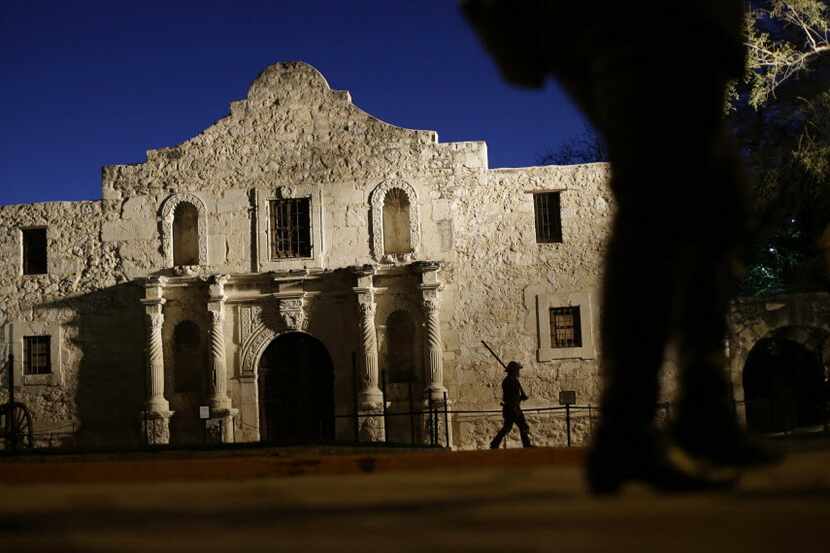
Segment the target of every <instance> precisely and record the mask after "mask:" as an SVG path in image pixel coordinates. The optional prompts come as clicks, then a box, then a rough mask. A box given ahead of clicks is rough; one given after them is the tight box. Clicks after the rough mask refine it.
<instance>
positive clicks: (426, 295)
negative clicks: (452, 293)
mask: <svg viewBox="0 0 830 553" xmlns="http://www.w3.org/2000/svg"><path fill="white" fill-rule="evenodd" d="M414 268H415V271H416V272H418V273H419V274H420V275H421V283H420V284H419V285H418V289H419V290H420V291H421V307H422V308H423V314H424V345H423V351H424V368H425V372H426V377H427V382H426V389H425V390H424V408H425V409H426V410H427V412H429V413H431V415H430V416H428V417H426V420H425V423H426V427H425V429H426V431H427V432H426V434H425V435H426V436H428V435H429V432H430V431H436V430H437V432H438V434H437V439H438V444H440V445H444V446H446V447H449V446H450V445H451V443H452V436H451V435H450V440H449V443H448V441H447V435H448V433H449V432H448V431H449V430H450V428H448V427H447V421H448V420H449V418H450V416H449V415H447V417H446V420H445V417H444V412H443V411H444V408H445V405H444V398H445V396H446V394H447V388H446V386H444V344H443V341H442V340H441V317H440V315H441V302H440V295H439V290H440V289H441V282H440V281H439V279H438V271H439V270H440V269H441V266H440V264H439V263H438V262H435V261H420V262H418V263H416V264H415V267H414ZM433 409H437V410H438V411H437V413H438V416H437V419H436V420H435V421H434V422H432V421H431V417H432V414H434V411H433Z"/></svg>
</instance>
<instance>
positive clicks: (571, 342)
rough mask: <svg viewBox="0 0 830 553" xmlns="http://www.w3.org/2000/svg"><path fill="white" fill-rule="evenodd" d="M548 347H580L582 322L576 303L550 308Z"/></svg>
mask: <svg viewBox="0 0 830 553" xmlns="http://www.w3.org/2000/svg"><path fill="white" fill-rule="evenodd" d="M550 347H552V348H554V349H556V348H581V347H582V323H581V320H580V316H579V306H578V305H574V306H570V307H552V308H551V310H550Z"/></svg>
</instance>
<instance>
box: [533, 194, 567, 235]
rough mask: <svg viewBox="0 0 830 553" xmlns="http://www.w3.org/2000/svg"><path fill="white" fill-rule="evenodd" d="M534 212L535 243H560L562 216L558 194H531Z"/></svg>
mask: <svg viewBox="0 0 830 553" xmlns="http://www.w3.org/2000/svg"><path fill="white" fill-rule="evenodd" d="M533 208H534V211H535V212H536V242H537V243H539V244H548V243H554V242H561V241H562V215H561V212H560V208H561V205H560V201H559V192H538V193H535V194H533Z"/></svg>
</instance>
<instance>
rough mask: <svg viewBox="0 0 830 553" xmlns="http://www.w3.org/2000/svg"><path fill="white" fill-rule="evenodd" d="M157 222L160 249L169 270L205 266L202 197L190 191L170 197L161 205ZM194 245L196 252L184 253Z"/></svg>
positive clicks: (205, 243)
mask: <svg viewBox="0 0 830 553" xmlns="http://www.w3.org/2000/svg"><path fill="white" fill-rule="evenodd" d="M194 210H195V211H194ZM194 218H195V223H196V225H195V229H193V227H192V223H193V219H194ZM160 220H161V243H162V250H163V252H164V257H165V261H166V264H167V266H168V267H175V266H177V265H207V264H208V246H207V243H208V242H207V240H208V237H207V207H206V206H205V203H204V202H203V201H202V199H201V198H199V197H198V196H197V195H195V194H192V193H189V192H184V193H179V194H173V195H172V196H170V197H168V198H167V199H166V200H165V201H164V204H162V207H161V215H160ZM177 231H178V232H177ZM177 233H178V237H177ZM183 234H184V235H183ZM177 239H178V243H177ZM194 245H195V247H196V251H195V252H194V251H192V250H191V251H187V250H188V249H189V248H193V246H194ZM194 253H195V255H194ZM177 254H180V255H177ZM177 258H178V259H177ZM177 261H195V262H196V263H177Z"/></svg>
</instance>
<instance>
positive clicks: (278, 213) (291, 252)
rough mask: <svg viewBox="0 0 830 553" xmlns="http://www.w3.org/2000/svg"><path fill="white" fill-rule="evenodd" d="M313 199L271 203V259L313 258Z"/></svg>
mask: <svg viewBox="0 0 830 553" xmlns="http://www.w3.org/2000/svg"><path fill="white" fill-rule="evenodd" d="M310 204H311V199H310V198H284V199H281V200H273V201H271V221H270V227H271V259H290V258H297V257H311V205H310Z"/></svg>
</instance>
